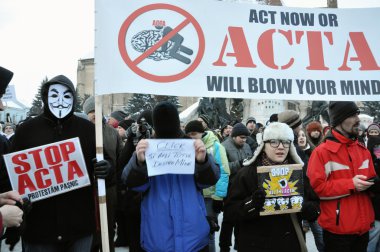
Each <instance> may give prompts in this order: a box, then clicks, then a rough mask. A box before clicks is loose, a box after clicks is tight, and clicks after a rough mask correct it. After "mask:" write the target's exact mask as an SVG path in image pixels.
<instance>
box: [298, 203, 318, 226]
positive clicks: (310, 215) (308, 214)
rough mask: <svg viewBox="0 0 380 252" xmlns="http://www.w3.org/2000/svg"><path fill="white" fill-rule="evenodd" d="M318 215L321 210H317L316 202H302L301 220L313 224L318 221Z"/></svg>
mask: <svg viewBox="0 0 380 252" xmlns="http://www.w3.org/2000/svg"><path fill="white" fill-rule="evenodd" d="M320 213H321V209H320V208H319V202H318V201H304V202H303V203H302V209H301V214H302V219H304V220H307V221H309V222H314V221H316V220H317V219H318V216H319V214H320Z"/></svg>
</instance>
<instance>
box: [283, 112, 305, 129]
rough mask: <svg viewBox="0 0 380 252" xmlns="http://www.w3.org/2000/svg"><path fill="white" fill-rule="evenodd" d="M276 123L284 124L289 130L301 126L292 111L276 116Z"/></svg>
mask: <svg viewBox="0 0 380 252" xmlns="http://www.w3.org/2000/svg"><path fill="white" fill-rule="evenodd" d="M278 121H279V122H282V123H286V124H287V125H289V127H290V128H292V129H295V128H297V127H298V126H300V125H301V123H302V122H301V118H300V116H299V114H298V113H297V112H296V111H294V110H285V111H283V112H281V113H280V114H278Z"/></svg>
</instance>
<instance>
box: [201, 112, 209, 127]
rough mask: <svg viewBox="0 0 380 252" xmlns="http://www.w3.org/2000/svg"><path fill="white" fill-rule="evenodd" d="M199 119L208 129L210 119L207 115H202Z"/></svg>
mask: <svg viewBox="0 0 380 252" xmlns="http://www.w3.org/2000/svg"><path fill="white" fill-rule="evenodd" d="M199 118H201V119H202V120H203V121H204V122H205V123H206V124H207V127H208V128H210V118H209V117H208V115H205V114H202V115H200V116H199Z"/></svg>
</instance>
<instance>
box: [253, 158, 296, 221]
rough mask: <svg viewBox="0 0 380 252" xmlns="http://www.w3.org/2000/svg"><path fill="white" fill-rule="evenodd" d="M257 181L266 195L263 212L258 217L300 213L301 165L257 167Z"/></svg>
mask: <svg viewBox="0 0 380 252" xmlns="http://www.w3.org/2000/svg"><path fill="white" fill-rule="evenodd" d="M257 179H258V184H259V186H260V187H262V188H264V190H265V194H266V196H265V202H264V207H263V208H264V210H263V211H261V212H260V215H271V214H284V213H294V212H300V211H301V206H302V202H303V196H302V195H303V180H302V165H301V164H293V165H274V166H259V167H257Z"/></svg>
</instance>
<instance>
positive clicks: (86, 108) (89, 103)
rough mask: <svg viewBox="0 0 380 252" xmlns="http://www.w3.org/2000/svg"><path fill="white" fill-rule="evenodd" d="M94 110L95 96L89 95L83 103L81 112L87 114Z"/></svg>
mask: <svg viewBox="0 0 380 252" xmlns="http://www.w3.org/2000/svg"><path fill="white" fill-rule="evenodd" d="M92 111H95V97H94V96H90V97H88V98H87V100H86V101H85V102H84V104H83V112H84V113H85V114H86V115H88V113H90V112H92Z"/></svg>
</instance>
